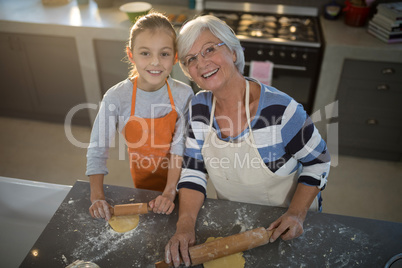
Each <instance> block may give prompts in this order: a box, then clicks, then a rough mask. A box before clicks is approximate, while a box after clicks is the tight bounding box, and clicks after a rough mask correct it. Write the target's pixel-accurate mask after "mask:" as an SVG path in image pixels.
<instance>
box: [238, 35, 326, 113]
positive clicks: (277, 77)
mask: <svg viewBox="0 0 402 268" xmlns="http://www.w3.org/2000/svg"><path fill="white" fill-rule="evenodd" d="M242 45H243V48H244V56H245V60H246V66H245V68H244V75H245V76H250V64H251V62H252V61H267V60H268V61H271V62H273V63H274V69H273V73H272V85H271V86H273V87H275V88H277V89H278V90H280V91H282V92H285V93H286V94H288V95H289V96H291V97H292V98H294V99H295V100H296V101H297V102H299V103H301V104H302V105H303V106H304V109H305V110H306V111H307V113H309V114H310V113H311V112H312V106H313V102H314V95H315V91H316V84H317V78H318V71H319V66H320V51H319V49H316V48H301V47H291V46H278V45H270V44H251V43H244V42H243V43H242Z"/></svg>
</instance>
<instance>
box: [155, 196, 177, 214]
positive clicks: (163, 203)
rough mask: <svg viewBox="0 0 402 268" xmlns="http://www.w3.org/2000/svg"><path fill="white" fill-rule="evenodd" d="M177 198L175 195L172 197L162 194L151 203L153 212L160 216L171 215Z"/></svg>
mask: <svg viewBox="0 0 402 268" xmlns="http://www.w3.org/2000/svg"><path fill="white" fill-rule="evenodd" d="M175 197H176V195H175V194H173V196H172V195H167V194H162V195H160V196H158V197H157V198H155V199H154V200H152V201H150V202H149V206H150V207H151V208H152V211H153V212H154V213H158V214H167V215H169V214H170V213H172V211H173V209H174V206H175V205H174V203H173V201H174V198H175Z"/></svg>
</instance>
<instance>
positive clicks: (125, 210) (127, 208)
mask: <svg viewBox="0 0 402 268" xmlns="http://www.w3.org/2000/svg"><path fill="white" fill-rule="evenodd" d="M151 211H152V208H151V207H150V206H149V205H148V204H147V203H137V204H124V205H116V206H114V207H113V208H111V209H110V212H111V213H112V214H113V215H115V216H124V215H134V214H147V213H148V212H151Z"/></svg>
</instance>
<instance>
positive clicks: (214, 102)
mask: <svg viewBox="0 0 402 268" xmlns="http://www.w3.org/2000/svg"><path fill="white" fill-rule="evenodd" d="M249 102H250V83H249V82H248V80H247V79H246V98H245V109H246V117H247V124H248V128H249V129H250V134H251V121H250V105H249ZM215 105H216V98H215V97H214V95H213V94H212V107H211V116H210V117H209V131H211V130H212V124H213V120H214V116H215ZM251 135H252V134H251Z"/></svg>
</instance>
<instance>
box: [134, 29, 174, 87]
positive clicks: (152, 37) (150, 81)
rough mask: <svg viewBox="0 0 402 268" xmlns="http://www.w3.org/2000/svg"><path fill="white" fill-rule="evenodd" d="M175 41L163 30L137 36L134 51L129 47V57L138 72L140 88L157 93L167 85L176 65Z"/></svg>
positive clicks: (147, 31) (149, 31) (146, 32)
mask: <svg viewBox="0 0 402 268" xmlns="http://www.w3.org/2000/svg"><path fill="white" fill-rule="evenodd" d="M174 41H175V40H173V38H172V36H171V35H169V34H168V33H167V32H166V31H164V30H163V29H161V30H156V31H151V30H145V31H143V32H142V33H140V34H138V35H137V36H136V38H135V40H134V46H133V51H131V50H130V48H128V47H127V56H128V58H129V60H130V61H131V62H132V63H133V64H135V66H136V69H137V72H138V79H137V83H138V84H137V86H138V87H139V88H141V89H142V90H145V91H155V90H158V89H160V88H161V87H162V86H163V85H164V84H165V79H166V78H167V77H168V76H169V74H170V73H171V72H172V69H173V65H174V64H175V50H174Z"/></svg>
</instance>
